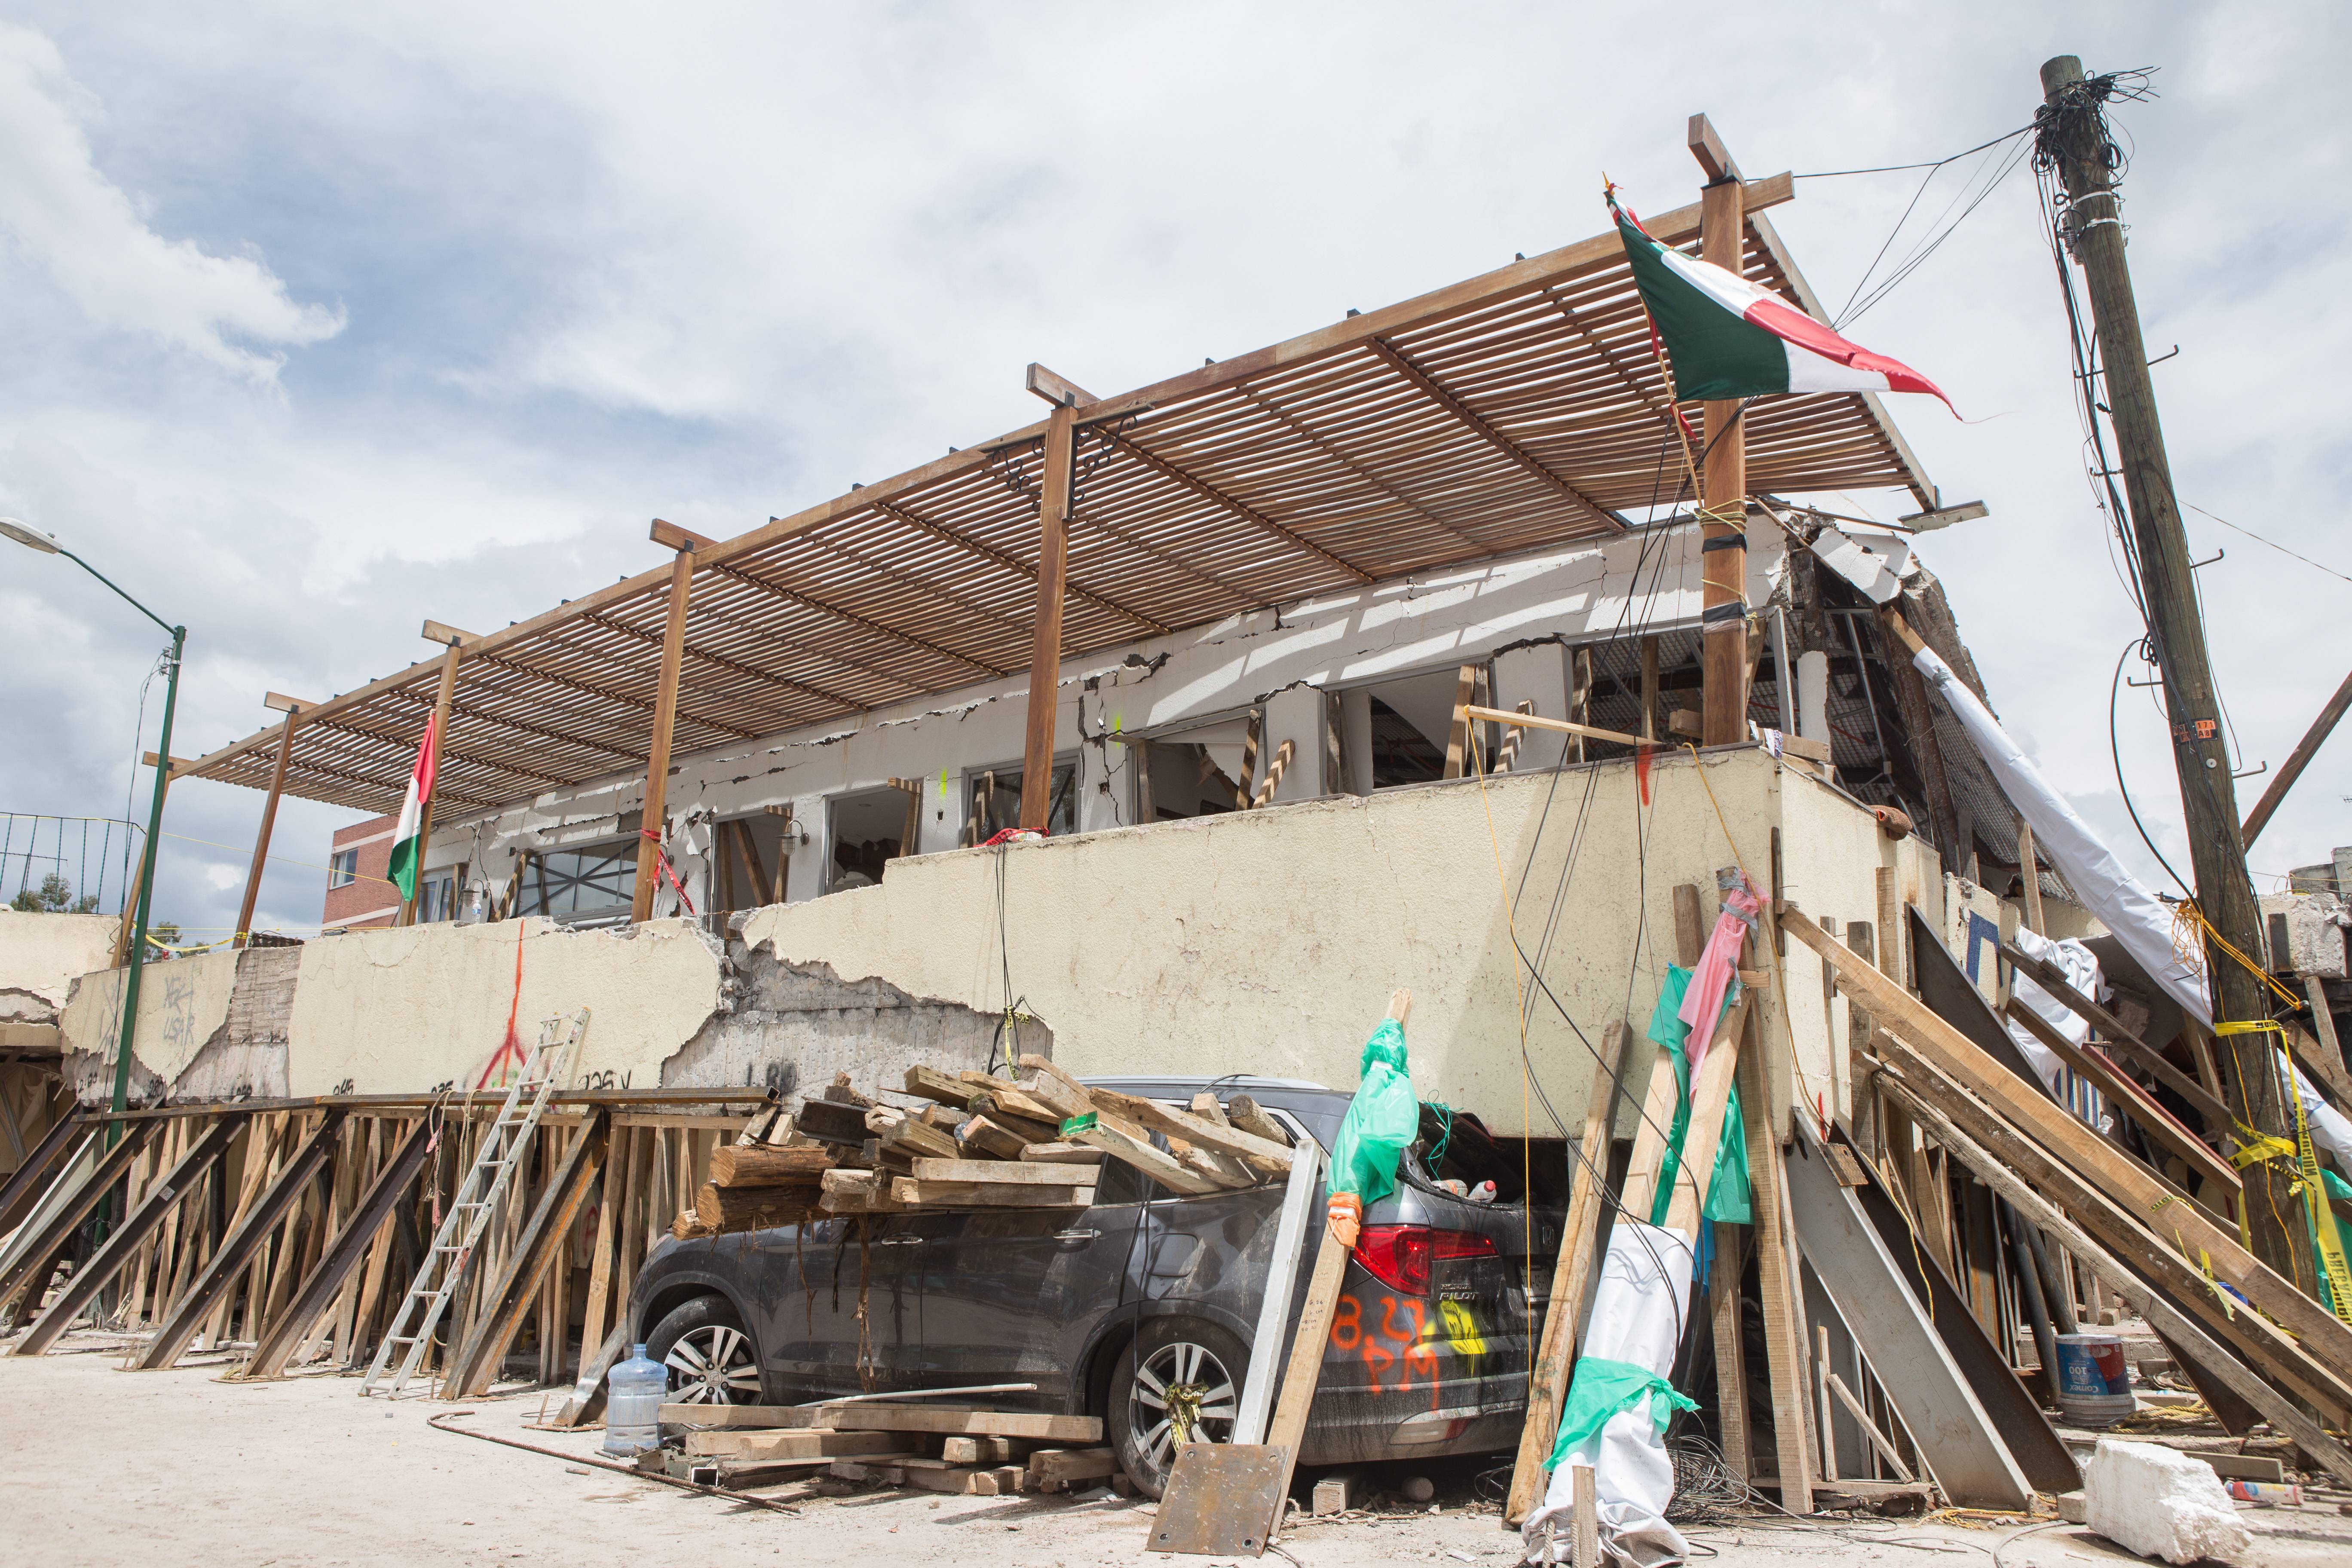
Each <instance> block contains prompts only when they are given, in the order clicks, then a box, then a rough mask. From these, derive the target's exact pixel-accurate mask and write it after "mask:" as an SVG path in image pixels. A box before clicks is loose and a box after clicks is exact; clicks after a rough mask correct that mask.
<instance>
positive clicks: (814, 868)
mask: <svg viewBox="0 0 2352 1568" xmlns="http://www.w3.org/2000/svg"><path fill="white" fill-rule="evenodd" d="M1699 542H1700V541H1699V531H1698V529H1697V527H1696V524H1685V525H1681V526H1677V527H1671V528H1661V529H1655V530H1642V531H1633V532H1629V533H1626V534H1623V535H1620V536H1616V537H1612V538H1610V539H1606V540H1600V541H1592V542H1580V543H1578V544H1575V545H1570V546H1563V547H1560V548H1556V549H1551V550H1545V551H1537V552H1529V553H1527V554H1524V555H1517V556H1512V557H1507V558H1504V559H1500V560H1495V561H1486V562H1479V563H1474V564H1471V565H1465V566H1460V567H1450V568H1445V569H1443V570H1440V571H1435V572H1430V573H1425V574H1416V575H1413V576H1410V577H1402V578H1396V579H1392V580H1390V581H1387V582H1382V583H1376V584H1368V585H1366V586H1364V587H1361V588H1358V589H1354V590H1351V591H1349V592H1345V593H1335V594H1330V595H1322V596H1319V597H1317V598H1313V599H1308V600H1303V601H1300V602H1297V603H1295V604H1287V605H1279V606H1276V608H1273V609H1268V610H1262V611H1255V612H1252V613H1250V614H1247V615H1242V616H1231V617H1229V618H1227V619H1225V620H1223V621H1218V622H1214V623H1213V624H1211V625H1208V626H1197V627H1192V628H1190V629H1187V630H1184V631H1181V632H1176V633H1171V634H1168V635H1164V636H1159V637H1144V638H1139V639H1138V640H1137V641H1135V642H1133V643H1129V644H1125V645H1121V646H1120V647H1113V648H1108V649H1105V650H1103V651H1102V652H1099V653H1096V654H1090V655H1087V656H1086V657H1084V658H1077V659H1072V660H1069V661H1066V663H1065V664H1064V665H1063V666H1062V669H1061V673H1060V677H1059V681H1058V686H1057V689H1056V692H1055V723H1054V733H1055V741H1054V744H1055V753H1056V757H1057V759H1058V760H1060V761H1065V762H1066V761H1068V760H1069V759H1071V758H1072V757H1075V758H1076V764H1077V769H1078V784H1077V810H1078V819H1077V820H1078V827H1079V829H1080V831H1082V832H1090V831H1094V830H1097V829H1105V828H1111V827H1116V826H1122V825H1125V824H1129V823H1132V822H1133V821H1134V820H1135V805H1136V800H1135V793H1134V774H1135V769H1134V768H1133V767H1132V766H1130V765H1129V748H1128V747H1127V745H1126V744H1125V743H1124V738H1126V737H1129V736H1143V735H1148V734H1150V733H1151V732H1154V731H1170V730H1171V729H1181V728H1185V727H1189V726H1193V725H1197V724H1199V723H1202V722H1204V721H1213V720H1217V719H1220V718H1223V717H1229V716H1233V715H1236V714H1239V713H1241V712H1243V711H1244V710H1246V709H1247V708H1248V707H1249V706H1250V705H1251V704H1252V703H1253V702H1257V701H1261V700H1265V699H1266V698H1268V697H1269V696H1271V695H1272V694H1274V693H1276V692H1280V691H1284V690H1286V689H1299V688H1316V689H1322V690H1326V691H1336V690H1339V689H1342V688H1345V687H1349V686H1356V685H1363V684H1366V683H1369V682H1374V681H1388V680H1393V679H1397V678H1399V677H1401V676H1405V675H1411V674H1414V673H1417V672H1425V671H1429V670H1434V669H1445V670H1449V671H1450V670H1451V669H1452V668H1454V667H1455V666H1457V665H1459V664H1460V663H1462V662H1463V661H1465V660H1467V659H1476V658H1486V656H1488V655H1490V654H1495V653H1497V652H1501V651H1503V650H1506V649H1509V648H1514V647H1526V646H1528V645H1531V644H1562V643H1577V642H1591V641H1596V640H1602V639H1606V638H1608V637H1614V636H1617V635H1620V634H1621V633H1622V631H1623V629H1624V627H1625V626H1630V625H1633V624H1635V623H1636V622H1638V623H1640V624H1641V625H1643V626H1644V628H1645V629H1647V630H1649V631H1652V632H1662V631H1672V630H1676V629H1681V628H1685V627H1689V626H1696V625H1697V624H1698V618H1699V613H1700V603H1699V601H1700V590H1699V553H1700V552H1699ZM1786 576H1787V546H1786V542H1785V540H1783V539H1782V538H1781V537H1780V534H1779V531H1777V530H1775V531H1772V535H1771V537H1769V538H1763V537H1759V538H1758V539H1757V540H1756V541H1754V542H1752V543H1751V546H1750V548H1749V551H1748V600H1749V602H1750V603H1751V604H1754V605H1759V606H1760V605H1767V604H1769V603H1774V602H1785V600H1786V597H1787V595H1786V587H1785V580H1786ZM1027 693H1028V679H1027V676H1026V673H1025V672H1019V673H1014V674H1012V675H1008V676H1004V677H1002V678H997V679H982V680H980V681H976V682H974V683H973V684H972V685H971V686H969V687H966V688H963V689H960V690H958V691H954V692H950V693H946V694H942V695H938V696H931V697H925V698H921V699H918V700H914V701H910V702H906V703H901V704H898V705H897V706H894V707H888V708H881V709H877V710H873V711H872V712H869V713H866V714H865V715H863V716H861V717H859V718H857V719H856V720H839V721H831V722H828V723H826V724H822V725H816V726H812V727H809V728H805V729H801V730H794V731H786V732H784V733H782V734H778V735H772V736H764V737H761V739H759V740H756V741H751V742H738V743H735V744H730V745H728V746H723V747H717V748H712V749H709V750H706V751H702V752H693V753H689V754H687V755H684V756H681V757H678V758H677V759H676V760H675V761H674V762H673V764H672V771H671V778H670V782H669V785H668V789H667V802H668V807H669V811H670V814H671V822H670V824H669V825H668V835H667V843H668V846H669V848H670V853H671V856H672V858H673V861H674V862H675V864H676V866H677V871H678V874H679V876H680V878H681V879H683V880H684V882H685V884H686V887H687V889H688V894H689V896H691V897H692V898H693V900H695V903H696V905H697V907H698V908H705V909H707V908H709V907H712V905H713V904H714V903H715V900H714V899H713V898H712V897H711V887H710V871H711V860H712V854H711V843H710V840H711V833H710V829H709V826H708V823H709V820H710V819H711V818H713V817H714V816H715V817H733V816H741V815H744V814H748V813H757V812H760V811H761V810H762V809H763V808H768V807H785V806H789V807H790V808H792V812H793V818H794V820H795V822H796V823H797V824H799V825H800V826H801V827H802V829H803V830H804V831H806V832H807V833H808V834H809V836H810V843H809V844H807V845H806V846H803V847H800V848H798V849H797V850H796V851H795V852H794V853H793V854H792V855H791V856H790V857H789V859H788V860H787V862H786V864H785V867H784V875H783V880H784V884H785V887H784V894H783V898H784V900H785V901H793V902H797V901H799V900H804V899H810V898H814V897H815V896H817V894H818V893H819V892H821V891H822V890H823V875H824V865H825V860H826V857H827V855H828V853H829V846H828V844H827V839H826V828H827V817H826V813H827V807H828V803H829V802H830V801H832V800H833V799H835V798H836V797H838V796H840V795H844V794H846V793H849V792H852V791H858V790H866V789H875V788H881V787H886V786H887V784H888V782H889V781H890V780H892V779H894V778H906V779H919V780H921V781H923V784H924V788H923V801H922V806H921V812H920V816H919V834H918V846H919V849H920V850H921V851H922V852H923V853H926V854H929V853H936V852H940V851H944V850H948V849H952V848H954V847H956V846H957V844H958V843H959V842H960V840H961V834H962V832H963V827H964V821H965V815H966V814H965V801H964V785H963V780H964V777H965V774H966V773H967V771H969V770H976V769H980V768H987V767H997V768H1003V767H1012V768H1015V769H1017V768H1018V766H1019V763H1020V758H1021V753H1022V747H1023V741H1024V723H1025V720H1026V713H1027V708H1028V698H1027ZM1538 711H1549V710H1544V709H1541V708H1539V709H1538ZM1549 716H1551V717H1554V718H1565V717H1566V716H1567V714H1566V711H1565V710H1564V709H1563V710H1560V711H1558V712H1551V713H1550V715H1549ZM1439 732H1440V733H1443V725H1442V724H1441V725H1440V727H1439ZM1270 743H1271V742H1270ZM1321 765H1322V764H1321V759H1320V757H1319V755H1318V757H1316V758H1314V759H1303V758H1302V759H1301V760H1300V763H1299V771H1300V772H1301V773H1305V774H1307V775H1308V776H1314V775H1315V774H1316V773H1317V771H1318V769H1319V768H1320V767H1321ZM1299 784H1300V781H1292V783H1291V787H1290V788H1288V789H1286V790H1285V792H1284V795H1285V798H1286V799H1287V798H1292V797H1294V796H1295V795H1296V794H1297V790H1298V787H1299ZM1323 787H1324V788H1325V789H1329V790H1336V789H1337V788H1338V787H1339V784H1338V781H1337V780H1329V781H1324V783H1323ZM644 797H645V782H644V772H643V767H642V764H640V765H639V766H637V767H635V768H630V767H627V766H625V765H624V766H623V767H621V768H620V769H619V770H617V771H616V772H614V773H611V774H608V775H605V776H604V777H603V778H600V779H596V780H592V781H590V782H588V783H586V784H581V785H579V786H576V787H574V788H570V789H565V790H557V791H550V792H548V793H547V794H545V795H541V796H539V797H537V798H536V799H534V800H532V801H530V802H529V803H528V804H526V805H520V806H515V807H511V808H509V809H506V810H503V811H499V812H495V813H489V814H482V815H478V816H470V817H468V816H460V815H458V814H455V813H451V814H446V816H443V817H441V818H439V819H437V820H436V826H435V830H434V834H433V840H432V843H431V845H430V846H429V847H428V848H427V851H426V855H425V865H426V867H427V868H442V867H447V866H452V865H456V864H457V863H458V862H461V861H462V862H464V863H466V864H467V867H468V868H469V869H468V873H467V874H468V879H469V880H471V881H473V882H475V883H478V884H479V885H481V886H483V887H485V888H487V889H492V890H496V891H501V892H502V891H503V889H505V887H506V886H507V883H508V880H509V878H510V877H511V875H512V873H513V869H514V866H515V863H516V858H517V856H518V855H519V853H520V851H521V850H523V849H526V848H530V849H557V848H562V847H566V846H577V845H586V844H599V843H609V842H611V841H612V840H614V838H616V837H621V836H624V835H626V834H630V833H633V832H635V831H636V829H637V827H638V826H639V818H638V814H639V812H640V811H641V809H642V807H643V805H644ZM677 907H678V906H677V897H676V895H675V894H674V893H673V892H672V891H671V890H670V889H668V888H667V886H665V887H663V888H662V889H660V890H659V892H657V893H656V899H655V903H654V912H655V913H656V915H663V914H669V913H674V912H677Z"/></svg>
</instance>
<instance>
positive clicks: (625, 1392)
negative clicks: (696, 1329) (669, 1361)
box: [604, 1345, 669, 1458]
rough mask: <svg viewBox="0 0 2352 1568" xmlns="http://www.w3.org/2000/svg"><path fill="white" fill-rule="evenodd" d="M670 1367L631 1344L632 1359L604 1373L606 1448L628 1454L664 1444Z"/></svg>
mask: <svg viewBox="0 0 2352 1568" xmlns="http://www.w3.org/2000/svg"><path fill="white" fill-rule="evenodd" d="M668 1390H669V1369H668V1368H667V1367H666V1366H664V1365H662V1363H659V1362H657V1361H653V1360H650V1359H648V1358H647V1357H646V1347H645V1346H643V1345H635V1346H633V1347H631V1349H630V1352H629V1359H628V1360H626V1361H625V1362H623V1363H620V1364H619V1365H618V1366H615V1367H614V1369H613V1370H612V1371H611V1372H610V1373H606V1374H605V1384H604V1452H605V1453H607V1454H617V1455H620V1456H621V1457H623V1458H627V1457H628V1456H629V1455H632V1454H642V1453H644V1452H646V1450H647V1449H649V1448H658V1447H661V1406H662V1397H663V1395H664V1394H667V1392H668Z"/></svg>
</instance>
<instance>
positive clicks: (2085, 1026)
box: [2001, 926, 2104, 1099]
mask: <svg viewBox="0 0 2352 1568" xmlns="http://www.w3.org/2000/svg"><path fill="white" fill-rule="evenodd" d="M2016 941H2017V945H2018V948H2019V950H2020V951H2021V952H2024V953H2025V954H2026V956H2027V957H2029V958H2038V959H2040V960H2042V963H2049V964H2054V965H2056V966H2057V967H2058V968H2059V969H2060V970H2062V971H2063V972H2064V973H2065V976H2066V983H2067V984H2069V985H2072V986H2073V987H2074V989H2075V990H2077V991H2079V992H2081V993H2082V994H2084V995H2085V996H2088V997H2089V998H2091V999H2092V1000H2093V1001H2095V1002H2096V1001H2101V1000H2104V998H2102V997H2101V996H2100V994H2099V986H2100V981H2099V955H2098V954H2097V953H2095V952H2092V951H2091V950H2090V949H2089V948H2087V947H2084V945H2083V944H2082V943H2081V942H2075V941H2074V940H2073V939H2072V938H2069V939H2068V940H2066V941H2064V942H2053V941H2051V940H2050V939H2049V938H2048V937H2046V936H2043V935H2042V933H2041V932H2040V931H2035V930H2033V929H2032V927H2030V926H2020V927H2019V928H2018V931H2017V938H2016ZM2010 994H2011V996H2012V997H2014V998H2015V999H2016V1001H2017V1002H2018V1004H2019V1005H2021V1006H2025V1007H2030V1008H2032V1011H2033V1016H2035V1017H2037V1018H2039V1019H2041V1020H2042V1022H2043V1023H2044V1024H2047V1025H2049V1026H2050V1028H2051V1031H2052V1032H2053V1034H2057V1035H2061V1036H2063V1037H2065V1038H2066V1039H2067V1040H2068V1041H2069V1042H2071V1043H2073V1044H2074V1045H2077V1046H2080V1045H2084V1044H2086V1043H2088V1041H2089V1040H2090V1037H2091V1025H2090V1021H2089V1020H2088V1019H2086V1018H2084V1016H2082V1015H2081V1014H2079V1013H2077V1012H2075V1011H2074V1009H2073V1008H2072V1007H2069V1006H2067V1005H2065V1004H2064V1003H2063V1002H2061V1001H2059V1000H2058V998H2056V997H2055V996H2053V995H2051V994H2050V993H2049V992H2047V991H2044V990H2043V989H2042V987H2041V986H2039V985H2037V984H2034V983H2033V977H2032V975H2030V974H2020V975H2019V976H2017V980H2016V984H2014V985H2012V986H2011V988H2010ZM2001 1025H2002V1027H2004V1028H2006V1029H2007V1030H2008V1031H2009V1037H2010V1038H2011V1039H2012V1040H2014V1041H2016V1042H2017V1048H2018V1049H2019V1050H2020V1051H2021V1052H2023V1053H2024V1054H2025V1059H2026V1060H2027V1061H2030V1062H2032V1064H2033V1070H2034V1071H2036V1072H2038V1073H2040V1074H2041V1075H2042V1081H2043V1082H2044V1083H2046V1084H2048V1085H2049V1086H2050V1090H2051V1092H2052V1093H2053V1094H2057V1095H2059V1096H2060V1098H2062V1099H2063V1098H2064V1096H2063V1091H2062V1090H2061V1089H2059V1087H2058V1078H2059V1075H2060V1074H2061V1073H2063V1072H2064V1071H2065V1070H2066V1064H2065V1062H2064V1061H2063V1060H2062V1059H2061V1058H2059V1055H2058V1053H2057V1052H2055V1051H2053V1050H2052V1049H2051V1048H2050V1047H2048V1046H2045V1045H2043V1044H2042V1042H2041V1041H2040V1040H2039V1039H2037V1038H2036V1037H2034V1034H2033V1032H2032V1030H2031V1029H2028V1028H2027V1027H2026V1026H2024V1025H2022V1024H2020V1023H2016V1022H2014V1021H2012V1020H2010V1019H2006V1018H2004V1019H2003V1020H2001Z"/></svg>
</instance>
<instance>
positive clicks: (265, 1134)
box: [123, 1110, 293, 1367]
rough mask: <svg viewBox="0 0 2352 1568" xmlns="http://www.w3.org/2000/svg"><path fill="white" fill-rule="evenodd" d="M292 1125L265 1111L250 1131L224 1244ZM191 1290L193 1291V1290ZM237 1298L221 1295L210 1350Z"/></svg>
mask: <svg viewBox="0 0 2352 1568" xmlns="http://www.w3.org/2000/svg"><path fill="white" fill-rule="evenodd" d="M292 1122H293V1118H292V1117H290V1116H288V1115H286V1114H285V1113H283V1112H280V1111H268V1110H266V1111H263V1112H262V1113H261V1114H260V1115H259V1116H257V1117H256V1118H255V1119H254V1121H252V1122H251V1123H250V1124H249V1125H248V1126H247V1129H246V1133H245V1151H244V1152H243V1153H242V1154H241V1155H240V1156H239V1157H238V1160H237V1195H236V1208H235V1209H233V1210H232V1211H231V1212H230V1214H229V1216H228V1228H227V1229H226V1231H224V1232H223V1233H222V1236H221V1239H222V1241H224V1242H226V1240H227V1238H228V1237H232V1236H235V1235H236V1231H237V1227H238V1226H242V1225H243V1224H244V1223H245V1216H246V1215H247V1213H249V1212H250V1211H251V1210H252V1208H253V1200H254V1199H255V1198H257V1197H259V1196H260V1195H261V1189H262V1185H263V1183H264V1180H265V1177H266V1174H267V1173H268V1169H269V1167H270V1164H271V1161H272V1155H271V1150H272V1149H273V1148H274V1147H275V1146H276V1144H277V1142H278V1138H279V1136H280V1134H282V1133H283V1132H284V1131H285V1130H286V1129H287V1128H288V1127H289V1126H290V1125H291V1124H292ZM223 1171H224V1173H226V1165H224V1166H223ZM218 1256H220V1250H219V1247H214V1248H213V1250H212V1253H211V1256H209V1257H207V1258H205V1267H206V1268H210V1267H211V1266H212V1259H213V1258H217V1257H218ZM188 1289H193V1286H191V1287H188ZM235 1294H236V1292H235V1291H234V1290H224V1291H222V1292H221V1296H220V1300H219V1301H218V1302H217V1303H215V1306H214V1307H213V1315H212V1318H211V1320H210V1321H208V1322H207V1323H206V1324H205V1344H206V1345H207V1346H210V1345H213V1344H217V1343H218V1342H221V1341H222V1340H225V1339H226V1338H227V1337H228V1321H229V1309H230V1307H231V1305H232V1304H233V1303H232V1300H231V1298H232V1297H233V1296H234V1295H235ZM173 1300H179V1298H178V1297H177V1296H175V1297H173ZM123 1365H124V1366H126V1367H128V1366H129V1365H131V1362H130V1361H129V1360H125V1361H124V1363H123Z"/></svg>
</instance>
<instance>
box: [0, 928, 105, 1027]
mask: <svg viewBox="0 0 2352 1568" xmlns="http://www.w3.org/2000/svg"><path fill="white" fill-rule="evenodd" d="M121 924H122V922H121V920H120V918H118V917H117V916H114V915H66V914H40V915H32V914H26V913H25V912H24V911H23V910H11V909H0V1020H5V1021H14V1020H23V1021H25V1022H28V1023H44V1022H48V1021H50V1020H53V1019H54V1018H55V1017H56V1016H57V1015H58V1012H59V1011H60V1010H61V1009H63V1007H64V1006H65V1005H66V999H67V997H68V995H69V994H71V993H72V991H73V983H74V982H75V981H76V980H78V979H79V978H80V977H81V976H82V975H85V974H87V973H89V972H90V971H91V970H93V969H102V968H104V967H105V965H106V963H107V961H108V960H110V959H111V958H112V957H113V956H114V938H115V933H116V932H117V931H120V930H121Z"/></svg>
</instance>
